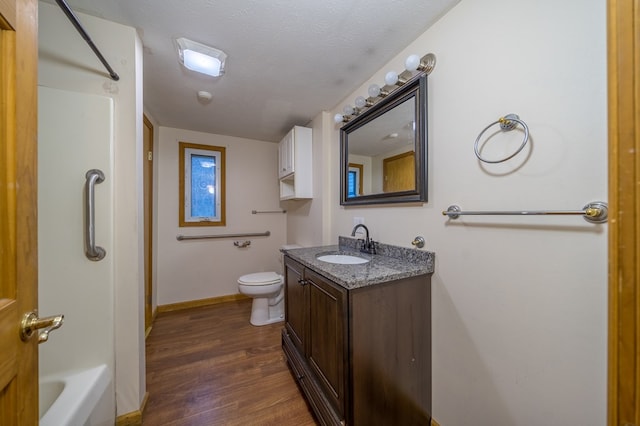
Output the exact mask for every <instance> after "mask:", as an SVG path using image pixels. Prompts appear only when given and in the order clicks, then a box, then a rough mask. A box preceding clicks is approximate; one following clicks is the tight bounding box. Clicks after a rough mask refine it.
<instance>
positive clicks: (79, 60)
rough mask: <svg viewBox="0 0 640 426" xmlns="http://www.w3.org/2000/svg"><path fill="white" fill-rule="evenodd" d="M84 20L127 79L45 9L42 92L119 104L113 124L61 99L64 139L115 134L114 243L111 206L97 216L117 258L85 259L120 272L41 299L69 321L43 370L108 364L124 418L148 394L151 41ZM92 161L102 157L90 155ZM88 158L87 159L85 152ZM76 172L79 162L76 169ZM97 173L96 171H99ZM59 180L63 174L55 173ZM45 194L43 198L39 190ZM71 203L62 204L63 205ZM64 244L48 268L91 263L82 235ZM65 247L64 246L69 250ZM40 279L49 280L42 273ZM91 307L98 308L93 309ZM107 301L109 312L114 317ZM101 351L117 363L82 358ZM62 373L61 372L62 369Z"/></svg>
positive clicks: (69, 223)
mask: <svg viewBox="0 0 640 426" xmlns="http://www.w3.org/2000/svg"><path fill="white" fill-rule="evenodd" d="M76 14H77V15H78V17H79V19H80V21H81V22H82V24H83V27H85V29H86V30H87V32H88V33H89V34H90V35H91V37H92V39H93V40H94V41H95V42H96V44H97V45H99V47H100V51H101V52H102V53H103V55H104V56H105V57H107V58H108V60H109V62H110V64H111V65H112V66H113V67H114V69H115V70H116V72H117V73H118V75H119V76H120V80H119V81H117V82H114V81H112V80H111V79H110V78H109V77H108V76H107V75H106V74H105V71H104V69H103V68H102V66H101V64H100V63H99V61H97V59H96V57H95V55H94V53H93V52H92V51H91V49H88V48H87V45H86V43H85V41H84V40H83V39H82V37H79V35H78V32H77V31H76V29H75V28H74V27H73V26H72V25H71V24H70V22H69V20H68V19H67V18H66V16H64V14H63V13H61V11H60V8H59V7H58V6H57V5H53V4H49V3H45V2H42V1H41V2H39V7H38V20H39V23H38V43H39V58H38V84H39V85H40V86H45V87H47V88H51V89H57V90H61V91H66V92H69V93H74V94H76V95H87V96H93V97H98V98H108V99H109V100H110V101H111V103H112V104H111V105H112V115H111V117H109V116H106V115H104V114H103V113H95V112H94V111H93V110H80V111H79V112H75V111H74V112H71V111H70V110H67V105H66V104H58V105H56V104H55V101H54V107H53V109H54V110H55V109H57V110H60V111H61V114H62V115H64V113H66V114H67V115H69V116H70V118H71V119H73V120H74V121H72V123H70V124H65V126H66V129H65V130H66V132H65V131H63V132H61V134H62V137H63V138H64V135H65V134H67V135H68V134H71V133H74V131H75V130H76V128H77V127H81V126H82V125H83V124H84V123H92V124H91V125H90V127H91V130H92V132H90V133H89V135H88V136H87V137H86V139H85V141H84V143H85V144H86V143H90V142H92V141H93V140H94V139H95V138H98V137H101V136H102V134H103V128H104V126H105V125H110V126H111V127H110V132H111V137H112V146H111V147H110V151H108V152H107V153H106V154H105V153H101V154H100V155H99V158H100V159H101V160H108V161H109V162H110V163H111V168H112V170H111V173H107V172H106V170H105V175H106V180H105V182H103V183H101V184H100V185H97V186H96V196H97V197H101V196H104V195H106V192H107V191H109V196H110V197H111V204H110V205H109V206H108V207H106V208H111V209H112V210H111V221H112V225H111V226H112V227H111V230H110V232H111V235H110V236H109V238H110V241H109V242H107V241H106V240H105V239H104V235H102V236H101V235H100V233H102V232H106V228H104V222H103V220H102V219H101V218H99V217H98V216H99V215H101V214H104V211H105V210H104V208H105V207H104V205H103V204H102V203H101V202H100V203H98V202H97V203H96V204H97V205H100V209H99V210H98V211H97V212H96V214H97V217H96V233H97V235H96V242H97V244H98V245H100V246H104V247H105V248H106V249H107V257H106V258H105V260H103V261H100V262H97V264H96V263H94V262H92V261H90V260H88V259H86V258H85V259H84V260H83V261H84V262H87V263H88V265H85V266H86V267H87V268H88V269H95V268H102V267H104V262H105V261H110V262H112V263H111V266H110V268H107V269H108V271H101V272H99V273H97V275H95V276H99V277H100V278H99V279H92V278H86V277H85V276H79V277H74V278H73V279H67V280H60V281H57V282H54V284H53V286H52V287H50V292H51V293H56V294H52V295H51V296H49V295H43V294H41V297H39V304H40V306H39V308H40V313H41V314H42V315H48V314H51V313H61V314H65V325H63V326H62V328H61V329H60V330H56V331H55V332H53V333H52V334H51V336H50V338H49V342H48V343H46V344H44V345H41V347H40V354H41V361H42V362H41V372H42V373H43V374H44V375H47V374H52V373H55V372H64V371H68V370H71V369H77V368H92V367H95V366H97V365H99V364H107V365H108V366H109V368H110V369H111V372H112V374H113V375H114V377H115V379H114V386H115V388H117V392H116V391H115V390H113V393H114V394H115V395H117V415H124V414H127V413H131V412H135V411H137V410H139V409H140V404H141V403H142V400H143V398H144V393H145V376H144V303H143V302H144V300H143V295H144V287H143V285H144V281H143V277H144V275H143V274H144V272H143V269H144V265H143V263H144V262H142V259H143V255H142V247H143V242H142V237H143V233H142V232H138V230H139V229H141V225H142V211H143V209H142V197H141V194H142V166H141V164H142V131H143V126H142V114H143V108H142V43H141V42H140V39H139V37H138V35H137V33H136V30H135V28H131V27H127V26H124V25H120V24H116V23H113V22H108V21H105V20H103V19H100V18H95V17H92V16H88V15H85V14H82V13H76ZM72 103H73V102H72ZM46 135H47V133H46V132H45V133H43V132H42V131H40V132H39V137H40V138H42V137H43V136H46ZM39 142H40V141H39ZM81 147H82V145H80V146H79V147H78V148H77V149H78V150H80V149H81ZM39 149H40V147H39ZM55 149H56V147H55V146H52V147H51V150H52V151H53V152H52V153H51V154H50V155H49V156H47V157H45V158H44V162H45V163H46V162H48V161H52V160H55V161H63V162H64V160H65V158H66V157H65V156H68V155H69V154H64V153H60V152H57V151H56V150H55ZM89 154H90V155H93V154H94V153H92V152H91V151H89ZM78 156H80V157H83V156H84V155H81V154H79V153H78ZM91 158H92V157H91ZM68 164H69V165H72V164H73V163H72V162H71V161H69V162H68ZM139 165H140V166H139ZM43 166H45V164H43V160H40V161H39V168H40V167H43ZM94 167H95V166H89V168H94ZM60 170H61V171H65V170H66V169H65V168H62V169H60ZM84 172H86V170H85V171H84ZM84 172H82V174H81V176H80V182H78V183H74V184H73V185H74V186H72V187H70V188H69V190H68V191H71V193H72V194H73V195H74V196H75V195H78V196H79V198H81V193H82V188H83V183H82V179H83V176H84ZM53 177H54V178H55V177H56V176H55V175H53ZM108 188H109V189H108ZM40 192H42V191H41V190H40V189H39V193H40ZM139 194H140V195H139ZM39 195H40V194H39ZM62 203H63V202H62V201H59V204H62ZM81 206H82V204H81V203H79V204H76V203H74V204H72V205H71V208H72V209H75V210H73V211H74V213H73V214H76V213H75V212H78V211H79V212H82V210H81V208H82V207H81ZM80 214H81V213H80ZM39 219H40V215H39ZM45 219H46V217H45ZM81 224H82V216H80V218H79V219H75V216H74V219H73V220H71V219H70V218H69V217H66V218H63V219H58V218H52V219H51V220H50V222H49V223H48V224H47V225H46V229H51V228H63V230H66V228H69V230H74V231H75V227H76V226H80V225H81ZM41 228H42V226H41ZM65 235H66V234H65ZM68 240H71V241H70V243H71V244H75V245H73V248H72V249H68V248H67V247H66V244H67V242H68ZM59 242H60V243H61V244H59V245H56V244H55V241H50V242H49V243H46V244H49V245H50V247H49V249H48V250H46V251H45V252H44V253H40V255H39V257H40V260H44V261H45V262H48V263H49V265H50V266H51V268H59V267H60V265H56V259H57V258H58V257H59V256H60V258H61V259H64V260H63V261H64V262H66V257H67V256H77V257H78V258H80V259H82V257H83V256H84V254H83V248H82V238H81V237H79V236H75V234H74V235H73V236H72V235H66V236H65V237H63V238H60V240H59ZM40 243H42V240H40ZM63 245H64V246H65V247H64V248H62V246H63ZM78 261H81V260H78ZM61 262H62V261H61ZM98 264H101V265H98ZM60 269H61V268H60ZM61 272H65V273H67V274H68V275H71V276H74V275H75V274H76V272H75V268H73V269H70V270H68V271H61ZM105 274H106V275H108V276H109V277H110V279H111V285H110V287H109V288H108V291H110V293H108V294H105V293H104V292H105V291H107V289H105V286H104V285H102V284H100V283H101V282H102V278H103V277H104V275H105ZM39 276H40V278H48V276H47V274H45V273H44V272H43V271H42V270H41V271H40V274H39ZM99 282H100V283H99ZM74 286H78V287H76V288H77V291H76V290H74ZM54 298H58V299H67V301H68V302H70V304H71V305H72V306H73V310H70V309H69V308H63V310H62V311H57V310H55V311H54V309H59V308H57V306H55V305H54V304H53V303H52V301H53V299H54ZM97 299H102V301H103V302H104V303H105V305H102V304H101V305H99V306H98V307H97V308H96V307H94V306H93V305H92V303H93V301H94V300H97ZM60 301H61V302H62V301H64V300H60ZM87 301H90V303H86V302H87ZM107 303H108V308H106V309H105V308H104V307H105V306H106V304H107ZM103 309H104V310H103ZM114 313H117V315H114ZM103 326H104V327H107V328H109V331H108V332H106V333H105V334H103V332H102V331H100V332H98V331H96V329H95V328H94V327H100V329H101V330H102V328H101V327H103ZM83 327H84V329H83ZM78 328H79V330H78ZM72 330H73V331H72ZM83 330H85V331H83ZM86 330H89V331H86ZM56 333H58V334H57V335H56ZM93 335H95V336H97V337H99V338H101V339H102V340H101V341H100V342H91V341H87V338H88V337H89V336H93ZM73 339H76V340H73ZM62 341H64V342H65V343H64V345H63V351H58V350H57V349H54V348H55V346H56V345H60V344H61V342H62ZM104 344H109V345H110V346H109V348H108V349H103V345H104ZM69 348H74V349H76V348H77V350H73V351H70V350H69ZM99 349H101V350H99ZM102 349H103V350H102ZM91 351H95V352H101V353H102V355H99V356H104V357H109V358H110V360H109V361H106V360H102V361H101V360H100V359H95V358H92V356H91V357H90V356H81V355H80V354H81V353H85V352H91ZM45 353H46V354H45ZM114 354H115V355H114ZM116 359H117V363H116V361H115V360H116ZM43 363H44V364H43ZM65 364H66V367H65ZM54 365H55V369H53V367H54ZM49 368H51V369H49ZM115 406H116V405H115V404H114V407H115Z"/></svg>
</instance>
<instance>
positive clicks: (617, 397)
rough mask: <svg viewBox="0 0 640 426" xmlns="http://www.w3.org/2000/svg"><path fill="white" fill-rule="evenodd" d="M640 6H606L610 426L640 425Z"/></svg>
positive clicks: (615, 1)
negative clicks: (639, 345)
mask: <svg viewBox="0 0 640 426" xmlns="http://www.w3.org/2000/svg"><path fill="white" fill-rule="evenodd" d="M639 40H640V2H639V1H638V0H609V1H608V3H607V57H608V60H607V62H608V64H607V66H608V91H609V94H608V96H609V101H608V108H609V172H608V173H609V345H608V346H609V354H608V355H609V356H608V379H609V383H608V410H607V411H608V425H609V426H618V425H640V351H639V349H638V337H639V334H640V248H639V247H638V241H640V213H639V212H640V182H639V179H640V161H639V160H638V155H639V153H640V41H639Z"/></svg>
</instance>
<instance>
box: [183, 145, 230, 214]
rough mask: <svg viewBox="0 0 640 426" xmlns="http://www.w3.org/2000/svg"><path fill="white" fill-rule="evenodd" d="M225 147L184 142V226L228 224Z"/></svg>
mask: <svg viewBox="0 0 640 426" xmlns="http://www.w3.org/2000/svg"><path fill="white" fill-rule="evenodd" d="M224 154H225V148H223V147H219V146H210V145H198V144H193V143H187V142H180V165H179V169H180V171H179V174H180V211H179V219H180V226H224V225H225V205H224V204H225V203H224V197H225V188H224V167H225V166H224V161H225V158H224V157H225V155H224Z"/></svg>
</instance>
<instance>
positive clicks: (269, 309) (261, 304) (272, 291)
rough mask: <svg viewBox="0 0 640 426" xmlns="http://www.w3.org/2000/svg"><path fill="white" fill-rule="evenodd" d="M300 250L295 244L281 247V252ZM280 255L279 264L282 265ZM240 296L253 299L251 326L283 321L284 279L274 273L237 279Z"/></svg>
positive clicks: (263, 273)
mask: <svg viewBox="0 0 640 426" xmlns="http://www.w3.org/2000/svg"><path fill="white" fill-rule="evenodd" d="M294 248H300V246H298V245H295V244H289V245H284V246H282V250H289V249H294ZM283 256H284V255H283V254H282V253H281V254H280V263H281V264H282V263H283V261H282V260H283ZM238 290H239V291H240V293H241V294H244V295H245V296H249V297H251V298H253V304H252V305H251V319H250V320H249V322H251V324H253V325H256V326H260V325H267V324H273V323H275V322H280V321H284V277H283V276H282V275H281V274H279V273H276V272H256V273H253V274H247V275H243V276H241V277H240V278H238Z"/></svg>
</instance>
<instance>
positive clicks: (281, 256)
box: [278, 244, 302, 276]
mask: <svg viewBox="0 0 640 426" xmlns="http://www.w3.org/2000/svg"><path fill="white" fill-rule="evenodd" d="M297 248H302V246H300V245H298V244H285V245H283V246H282V247H280V253H278V260H279V262H280V271H279V272H278V273H279V274H280V275H283V276H284V253H285V251H286V250H291V249H297Z"/></svg>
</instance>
